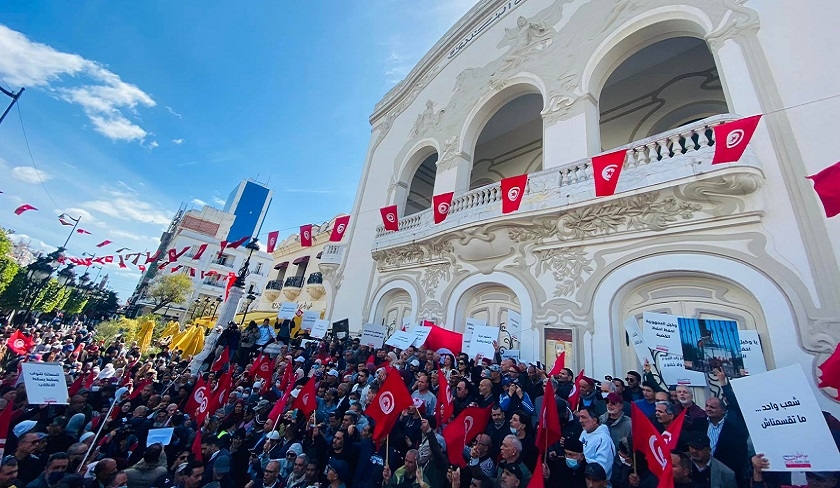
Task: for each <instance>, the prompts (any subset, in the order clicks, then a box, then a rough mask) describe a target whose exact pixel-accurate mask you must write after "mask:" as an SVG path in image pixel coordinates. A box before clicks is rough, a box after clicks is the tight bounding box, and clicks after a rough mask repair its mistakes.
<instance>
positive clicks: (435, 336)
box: [426, 324, 464, 355]
mask: <svg viewBox="0 0 840 488" xmlns="http://www.w3.org/2000/svg"><path fill="white" fill-rule="evenodd" d="M463 340H464V334H461V333H458V332H455V331H453V330H449V329H444V328H443V327H439V326H437V325H434V324H433V325H432V330H431V332H429V337H427V338H426V347H428V348H429V349H434V350H438V349H441V348H446V349H449V350H450V351H452V354H456V355H457V354H460V353H461V344H462V343H463Z"/></svg>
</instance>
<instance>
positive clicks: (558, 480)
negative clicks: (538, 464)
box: [542, 437, 586, 488]
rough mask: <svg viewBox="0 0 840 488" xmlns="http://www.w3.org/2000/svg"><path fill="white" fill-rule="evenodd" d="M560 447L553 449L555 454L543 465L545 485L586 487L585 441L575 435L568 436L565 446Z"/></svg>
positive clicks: (566, 487) (574, 487)
mask: <svg viewBox="0 0 840 488" xmlns="http://www.w3.org/2000/svg"><path fill="white" fill-rule="evenodd" d="M558 449H559V451H558V452H555V451H552V454H553V455H551V456H549V457H548V460H547V461H546V462H544V463H543V465H542V475H543V478H544V479H545V486H563V487H565V488H585V487H586V478H585V468H586V458H585V457H584V456H583V443H581V442H580V440H579V439H577V438H575V437H566V439H565V442H564V446H563V447H558Z"/></svg>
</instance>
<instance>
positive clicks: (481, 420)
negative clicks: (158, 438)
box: [443, 406, 491, 468]
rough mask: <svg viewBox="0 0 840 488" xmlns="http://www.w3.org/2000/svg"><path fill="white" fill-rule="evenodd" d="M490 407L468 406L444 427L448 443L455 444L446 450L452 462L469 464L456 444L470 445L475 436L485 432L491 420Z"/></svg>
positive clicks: (463, 465) (444, 434)
mask: <svg viewBox="0 0 840 488" xmlns="http://www.w3.org/2000/svg"><path fill="white" fill-rule="evenodd" d="M490 408H491V407H489V406H488V407H485V408H480V407H467V408H465V409H464V410H463V411H462V412H461V413H460V414H458V416H457V417H455V419H454V420H453V421H452V422H451V423H450V424H449V425H447V426H446V428H445V429H443V438H444V439H445V440H446V445H447V446H453V449H447V450H446V454H447V455H448V456H449V462H450V463H452V464H455V465H458V466H460V467H462V468H463V467H466V466H467V462H466V461H464V456H463V453H462V449H460V448H456V446H468V445H470V442H472V440H473V439H475V436H477V435H478V434H480V433H482V432H484V429H485V428H486V427H487V422H488V421H489V420H490Z"/></svg>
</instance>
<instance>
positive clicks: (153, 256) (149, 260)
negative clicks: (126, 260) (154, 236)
mask: <svg viewBox="0 0 840 488" xmlns="http://www.w3.org/2000/svg"><path fill="white" fill-rule="evenodd" d="M158 257H160V250H159V249H158V250H157V251H155V253H154V254H152V253H149V252H147V253H146V263H145V264H149V263H153V262H155V261H157V260H158Z"/></svg>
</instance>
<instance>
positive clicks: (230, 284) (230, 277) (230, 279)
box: [225, 273, 236, 301]
mask: <svg viewBox="0 0 840 488" xmlns="http://www.w3.org/2000/svg"><path fill="white" fill-rule="evenodd" d="M235 282H236V275H235V274H234V273H228V279H227V285H225V301H227V299H228V295H230V289H231V288H233V284H234V283H235Z"/></svg>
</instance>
